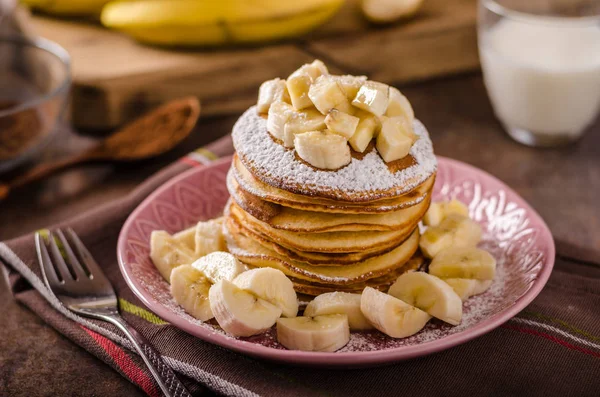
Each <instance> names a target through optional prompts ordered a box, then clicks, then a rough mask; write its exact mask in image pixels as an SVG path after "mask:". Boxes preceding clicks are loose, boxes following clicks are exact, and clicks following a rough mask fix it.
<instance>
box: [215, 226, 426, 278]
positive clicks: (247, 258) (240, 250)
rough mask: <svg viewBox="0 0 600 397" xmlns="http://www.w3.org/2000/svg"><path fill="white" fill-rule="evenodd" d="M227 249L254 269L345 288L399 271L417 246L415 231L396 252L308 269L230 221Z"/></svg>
mask: <svg viewBox="0 0 600 397" xmlns="http://www.w3.org/2000/svg"><path fill="white" fill-rule="evenodd" d="M224 232H225V235H226V238H227V247H228V250H229V252H231V253H232V254H233V255H234V256H235V257H237V258H238V259H239V260H240V261H242V262H244V263H246V264H247V265H249V266H254V267H273V268H276V269H279V270H281V271H282V272H283V273H285V274H286V275H288V276H290V277H294V278H298V279H303V280H308V281H314V282H320V283H323V284H330V285H348V284H356V283H358V282H361V281H364V280H369V279H372V278H376V277H381V276H383V275H385V274H388V273H390V272H392V271H394V270H396V269H398V268H399V267H402V266H403V265H404V264H405V263H406V262H407V261H408V260H409V259H410V258H411V257H412V256H413V254H414V253H415V252H416V250H417V248H418V246H419V230H418V228H416V229H415V231H414V232H413V233H412V235H411V236H410V237H409V238H408V239H407V240H406V241H404V242H403V243H402V244H401V245H399V246H398V247H397V248H395V249H393V250H391V251H389V252H388V253H385V254H383V255H380V256H376V257H373V258H369V259H366V260H364V261H362V262H357V263H355V264H352V265H345V266H312V265H309V264H306V263H303V262H298V261H295V260H293V259H290V258H288V257H285V256H284V255H280V254H278V253H277V252H275V251H272V250H269V249H267V248H265V247H263V246H262V245H261V244H260V243H258V242H256V241H255V240H254V239H252V238H251V237H249V236H247V235H245V234H244V233H243V230H242V229H241V228H239V227H238V226H237V225H236V223H235V222H232V221H231V219H227V221H226V222H225V228H224Z"/></svg>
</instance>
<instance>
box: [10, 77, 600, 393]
mask: <svg viewBox="0 0 600 397" xmlns="http://www.w3.org/2000/svg"><path fill="white" fill-rule="evenodd" d="M401 88H403V91H404V92H405V94H406V95H407V96H408V98H409V99H410V100H411V102H412V104H413V107H414V108H415V113H416V114H417V117H418V118H420V119H421V120H422V121H423V122H424V123H425V125H427V127H428V129H429V131H430V134H431V136H432V139H433V143H434V148H435V151H436V153H437V154H439V155H443V156H448V157H451V158H454V159H457V160H461V161H464V162H467V163H469V164H472V165H474V166H476V167H479V168H481V169H483V170H486V171H487V172H489V173H490V174H492V175H495V176H496V177H498V178H500V179H501V180H503V181H504V182H505V183H507V184H508V185H509V186H511V187H512V188H513V189H514V190H516V191H517V192H518V193H519V194H520V195H521V196H523V197H524V198H525V200H527V201H528V202H529V203H530V204H531V205H532V206H533V207H534V208H535V209H536V210H537V211H538V212H539V213H540V215H541V216H542V217H543V218H544V220H545V221H546V222H547V223H548V225H549V226H550V229H551V230H552V234H553V235H554V237H555V239H556V241H557V250H558V256H561V257H564V258H569V259H571V260H575V261H580V262H586V263H595V264H598V265H600V122H596V124H595V125H594V126H592V128H590V129H589V130H588V131H587V133H586V135H585V136H584V137H583V139H582V140H581V141H580V142H579V143H577V144H576V145H572V146H569V147H565V148H561V149H543V150H542V149H532V148H528V147H525V146H522V145H520V144H518V143H515V142H513V141H512V140H511V139H510V138H509V137H508V136H507V135H506V134H505V133H504V132H503V131H502V128H501V126H500V125H499V123H498V122H497V121H496V119H495V118H494V115H493V112H492V109H491V106H490V104H489V101H488V99H487V96H486V93H485V89H484V86H483V83H482V79H481V76H480V75H479V74H470V75H464V76H458V77H455V78H451V79H444V80H438V81H433V82H428V83H422V84H416V85H412V86H407V87H401ZM234 122H235V117H226V118H219V119H209V120H202V121H201V122H200V124H199V126H198V128H197V131H196V132H195V133H194V135H193V136H191V137H190V138H189V139H188V140H187V141H186V142H185V143H184V144H182V145H181V146H180V147H178V148H177V149H176V150H174V151H173V152H171V153H169V154H167V155H165V156H163V157H161V158H159V159H155V160H152V161H145V162H140V163H136V164H127V165H125V164H123V165H118V166H115V165H94V166H90V167H86V168H81V169H78V170H75V171H71V172H68V173H65V174H63V175H61V176H59V177H55V178H52V179H51V180H48V181H46V182H44V183H43V184H38V185H36V186H31V187H28V188H26V189H23V190H20V191H18V192H15V193H14V194H13V196H12V197H10V198H9V199H8V200H6V201H4V202H1V203H0V240H6V239H9V238H12V237H16V236H19V235H21V234H24V233H29V232H31V231H33V230H35V229H37V228H40V227H44V226H48V225H49V224H52V223H54V222H57V221H60V220H63V219H66V218H68V217H71V216H73V215H75V214H77V213H81V212H83V211H86V210H87V209H90V208H93V207H95V206H97V205H98V204H100V203H104V202H107V201H109V200H112V199H114V198H117V197H120V196H122V195H124V194H126V193H127V192H129V191H130V190H131V189H133V188H134V187H135V186H136V185H137V184H139V183H140V182H141V181H143V180H144V178H146V177H147V176H149V175H151V174H152V173H154V172H155V171H156V170H158V169H160V168H161V167H163V166H165V165H167V164H169V163H170V162H171V161H173V160H174V159H176V158H178V157H180V156H181V155H183V154H185V153H187V152H189V151H191V150H192V149H194V148H196V147H198V146H201V145H202V144H204V143H207V142H209V141H211V140H212V139H214V138H216V137H218V136H221V135H224V134H226V133H228V132H229V131H230V129H231V127H232V125H233V123H234ZM0 313H2V316H3V321H2V326H1V327H0V395H6V394H7V393H8V391H10V392H11V395H16V396H37V395H72V390H73V389H72V388H71V385H73V384H81V382H84V381H85V378H86V377H85V374H90V373H95V374H98V375H102V376H101V377H96V376H95V377H94V378H95V379H98V378H101V379H104V381H103V382H96V383H88V384H85V388H82V389H81V390H85V393H84V395H98V396H103V395H127V396H134V395H140V392H139V391H138V390H137V389H135V388H134V386H132V385H131V384H129V383H128V382H127V381H125V380H124V379H123V378H121V377H120V376H119V375H118V374H117V373H116V372H113V371H112V370H111V369H110V368H108V367H107V366H105V365H104V364H103V363H101V362H100V361H99V360H97V359H95V358H94V357H92V356H91V355H89V354H88V353H86V352H85V351H84V350H82V349H80V348H79V347H77V346H75V345H74V344H72V343H70V342H69V341H68V340H67V339H65V338H64V337H62V336H61V335H59V334H57V333H56V332H55V331H53V329H52V328H50V327H49V326H47V325H45V324H44V323H43V322H42V321H41V320H39V319H38V318H37V317H35V316H34V315H33V314H31V313H30V312H29V311H28V310H27V309H25V308H23V307H21V306H19V305H17V304H16V303H15V302H14V301H12V300H11V299H10V296H9V294H8V291H7V290H6V286H5V285H4V284H3V283H1V282H0ZM40 385H43V387H41V386H40Z"/></svg>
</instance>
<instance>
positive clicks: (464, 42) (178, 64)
mask: <svg viewBox="0 0 600 397" xmlns="http://www.w3.org/2000/svg"><path fill="white" fill-rule="evenodd" d="M357 7H358V6H357V3H356V2H348V3H347V4H346V5H345V6H344V8H343V9H342V10H341V11H340V13H339V14H338V15H336V16H335V17H334V18H333V19H332V20H331V21H330V22H329V23H327V24H326V25H325V26H323V27H321V28H319V29H318V30H317V31H315V32H313V33H311V34H310V35H308V36H305V37H303V38H302V39H298V40H295V41H291V42H285V43H278V44H271V45H265V46H262V47H238V48H231V47H230V48H222V49H213V50H196V51H182V50H169V49H161V48H154V47H149V46H144V45H141V44H138V43H136V42H135V41H133V40H131V39H130V38H129V37H127V36H125V35H123V34H120V33H118V32H113V31H109V30H106V29H104V28H102V27H101V26H99V25H94V24H89V23H88V24H85V23H78V22H70V21H66V20H60V19H51V18H48V17H42V16H34V17H32V26H31V27H32V30H33V32H35V33H37V34H39V35H41V36H43V37H46V38H48V39H50V40H53V41H56V42H58V43H60V44H61V45H62V46H64V47H65V48H66V49H67V51H69V53H70V54H71V57H72V59H73V97H72V120H73V123H74V124H75V126H76V127H78V128H86V129H111V128H114V127H116V126H118V125H120V124H122V123H123V122H125V121H127V120H129V119H132V118H133V117H135V116H136V115H138V114H139V113H140V112H141V111H143V110H145V109H147V108H149V107H152V106H155V105H157V104H159V103H161V102H163V101H165V100H168V99H172V98H175V97H180V96H183V95H190V94H192V95H196V96H198V97H199V98H200V99H201V101H202V114H203V116H204V117H206V116H210V115H220V114H231V113H239V112H241V111H242V110H244V109H246V108H247V107H248V106H250V105H251V104H252V103H254V102H255V101H256V94H257V89H258V87H259V85H260V83H262V82H263V81H265V80H268V79H271V78H273V77H277V76H279V77H283V78H285V77H286V76H288V75H289V74H290V73H291V72H292V71H293V70H295V69H296V68H297V67H298V66H300V65H301V64H303V63H306V62H310V61H312V60H313V59H314V58H320V59H321V60H323V61H324V62H325V63H326V64H327V65H328V66H329V67H330V69H331V70H332V71H333V72H335V73H341V72H344V73H351V74H365V75H368V76H369V77H370V78H371V79H373V80H378V81H383V82H386V83H394V84H399V83H405V82H409V81H415V80H424V79H429V78H432V77H437V76H443V75H449V74H454V73H459V72H465V71H470V70H473V69H476V68H478V67H479V60H478V55H477V45H476V0H425V4H424V6H423V8H422V9H421V10H420V11H419V13H418V15H417V16H415V17H414V18H412V19H410V20H408V21H405V22H400V23H396V24H393V25H390V26H385V27H378V26H373V25H370V24H369V23H367V22H366V21H365V20H364V18H363V17H362V15H361V14H360V12H359V10H358V8H357Z"/></svg>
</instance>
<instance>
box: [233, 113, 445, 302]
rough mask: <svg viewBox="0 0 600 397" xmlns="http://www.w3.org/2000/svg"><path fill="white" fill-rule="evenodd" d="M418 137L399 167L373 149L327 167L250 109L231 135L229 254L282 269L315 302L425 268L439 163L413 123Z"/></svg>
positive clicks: (249, 262) (254, 264)
mask: <svg viewBox="0 0 600 397" xmlns="http://www.w3.org/2000/svg"><path fill="white" fill-rule="evenodd" d="M414 130H415V133H416V134H417V136H418V137H419V139H418V140H417V141H416V142H415V144H414V145H413V147H412V148H411V151H410V154H409V155H408V156H406V157H405V158H403V159H401V160H398V161H394V162H392V163H385V162H384V161H383V159H382V158H381V157H380V156H379V154H378V153H377V151H376V150H374V149H373V148H369V149H367V150H366V151H365V153H353V158H352V161H351V163H350V164H348V165H347V166H345V167H343V168H342V169H339V170H335V171H330V170H320V169H316V168H314V167H312V166H310V165H308V164H307V163H305V162H303V161H302V160H301V159H299V158H298V157H297V156H296V154H295V152H294V150H293V149H286V148H285V147H283V146H282V145H281V144H280V143H278V142H276V141H275V140H274V139H273V138H272V137H271V135H270V134H269V133H268V132H267V128H266V120H265V119H264V117H262V116H260V115H258V114H257V112H256V109H255V108H254V107H253V108H250V109H249V110H248V111H247V112H246V113H244V115H243V116H242V117H240V119H239V120H238V122H237V123H236V125H235V126H234V128H233V142H234V146H235V149H236V154H235V156H234V158H233V161H232V165H231V169H230V171H229V174H228V177H227V186H228V189H229V192H230V194H231V199H230V200H229V203H228V205H227V207H226V209H225V216H226V221H225V234H226V237H227V243H228V248H229V251H230V252H231V253H232V254H233V255H235V256H236V257H237V258H238V259H239V260H240V261H242V262H244V263H246V264H247V265H249V266H251V267H264V266H269V267H274V268H277V269H280V270H281V271H283V272H284V273H285V274H286V275H287V276H288V277H289V278H290V279H291V280H292V281H293V283H294V286H295V288H296V290H297V292H300V293H304V294H308V295H319V294H321V293H325V292H331V291H347V292H360V291H362V290H363V289H364V288H365V287H366V286H372V287H375V288H379V289H383V288H385V287H387V286H388V285H390V284H391V283H393V282H394V281H395V279H396V278H397V277H398V275H399V274H401V273H403V272H405V271H407V270H411V269H415V268H418V267H419V266H420V265H421V263H422V259H421V257H420V255H419V254H418V246H419V237H420V235H419V229H418V223H419V221H420V220H421V218H422V217H423V215H424V214H425V212H426V211H427V209H428V207H429V203H430V200H431V190H432V188H433V183H434V179H435V172H436V167H437V163H436V159H435V156H434V154H433V149H432V145H431V141H430V139H429V136H428V134H427V131H426V129H425V127H424V126H423V125H422V124H421V123H420V122H418V121H416V122H415V124H414Z"/></svg>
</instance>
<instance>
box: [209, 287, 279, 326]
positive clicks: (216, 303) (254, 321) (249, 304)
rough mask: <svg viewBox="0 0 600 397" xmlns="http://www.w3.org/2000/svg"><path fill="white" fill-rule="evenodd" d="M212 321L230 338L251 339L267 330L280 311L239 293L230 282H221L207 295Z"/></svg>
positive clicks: (260, 300)
mask: <svg viewBox="0 0 600 397" xmlns="http://www.w3.org/2000/svg"><path fill="white" fill-rule="evenodd" d="M208 297H209V301H210V308H211V310H212V312H213V314H214V316H215V319H216V320H217V322H218V323H219V325H220V326H221V328H223V330H225V331H226V332H228V333H230V334H231V335H233V336H252V335H256V334H260V333H262V332H264V331H266V330H268V329H269V328H271V327H272V326H273V325H274V324H275V322H276V321H277V319H278V318H279V316H281V309H280V308H278V307H277V306H275V305H273V304H271V303H269V302H267V301H266V300H263V299H260V298H257V297H256V296H254V295H252V294H251V293H250V292H247V291H244V290H241V289H240V288H238V287H237V286H236V285H235V284H233V283H232V282H229V281H227V280H221V281H219V282H218V283H216V284H214V285H213V286H212V287H211V288H210V291H209V293H208Z"/></svg>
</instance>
